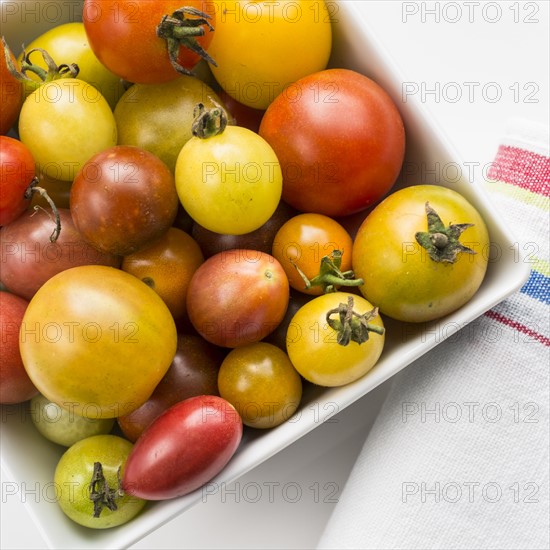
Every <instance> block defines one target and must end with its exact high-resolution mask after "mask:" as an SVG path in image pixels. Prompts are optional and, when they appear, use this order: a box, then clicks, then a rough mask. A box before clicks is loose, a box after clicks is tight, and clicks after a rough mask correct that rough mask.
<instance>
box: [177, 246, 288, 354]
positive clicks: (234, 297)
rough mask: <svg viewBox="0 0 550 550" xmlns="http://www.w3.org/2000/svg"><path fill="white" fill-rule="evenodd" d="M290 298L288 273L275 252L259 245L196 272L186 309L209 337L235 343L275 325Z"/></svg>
mask: <svg viewBox="0 0 550 550" xmlns="http://www.w3.org/2000/svg"><path fill="white" fill-rule="evenodd" d="M288 297H289V284H288V278H287V276H286V274H285V272H284V269H283V267H282V266H281V264H280V263H279V262H278V261H277V260H276V259H275V258H274V257H273V256H271V255H270V254H266V253H265V252H260V251H259V250H245V249H235V250H227V251H225V252H219V253H218V254H215V255H214V256H211V257H210V258H208V259H207V260H206V261H205V262H204V263H203V264H202V265H201V266H200V267H199V268H198V269H197V271H195V274H194V275H193V278H192V279H191V283H190V284H189V288H188V290H187V313H188V315H189V319H190V321H191V323H192V324H193V327H194V328H195V330H196V331H197V332H198V333H199V334H200V335H201V336H202V337H203V338H204V339H205V340H208V341H209V342H211V343H213V344H216V345H218V346H222V347H228V348H235V347H238V346H242V345H244V344H251V343H253V342H258V341H259V340H261V339H262V338H265V337H266V336H267V335H268V334H269V333H270V332H272V331H273V330H275V328H276V327H277V325H278V324H279V323H280V322H281V321H282V319H283V317H284V315H285V312H286V308H287V306H288Z"/></svg>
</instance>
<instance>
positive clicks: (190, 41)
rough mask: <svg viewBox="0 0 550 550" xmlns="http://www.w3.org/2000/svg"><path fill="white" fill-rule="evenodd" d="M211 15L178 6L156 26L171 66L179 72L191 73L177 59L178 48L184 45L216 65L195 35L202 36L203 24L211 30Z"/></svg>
mask: <svg viewBox="0 0 550 550" xmlns="http://www.w3.org/2000/svg"><path fill="white" fill-rule="evenodd" d="M186 15H192V16H193V17H196V18H197V19H189V18H187V17H186ZM210 19H211V17H210V15H208V14H207V13H204V12H203V11H200V10H198V9H196V8H192V7H189V6H184V7H183V8H179V9H178V10H176V11H175V12H174V13H172V15H165V16H163V18H162V19H161V21H160V23H159V24H158V26H157V36H158V37H159V38H162V39H164V40H165V41H166V47H167V49H168V57H169V58H170V63H171V64H172V67H174V69H175V70H176V71H177V72H178V73H181V74H185V75H192V74H193V73H192V72H191V71H189V70H188V69H186V68H185V67H183V66H182V65H181V64H180V63H179V61H178V57H179V52H180V48H181V47H182V46H184V47H185V48H187V49H188V50H191V51H192V52H194V53H196V54H197V55H198V56H200V57H201V58H202V59H204V60H206V61H208V63H210V64H212V65H214V66H215V67H216V66H217V63H216V62H215V61H214V59H212V57H211V56H210V55H208V53H207V52H206V50H205V49H204V48H203V47H202V46H201V45H200V44H199V43H198V42H197V37H200V36H204V33H205V30H204V26H205V25H206V26H207V27H208V30H209V31H210V32H212V31H213V30H214V27H213V26H212V24H211V23H210V21H209V20H210Z"/></svg>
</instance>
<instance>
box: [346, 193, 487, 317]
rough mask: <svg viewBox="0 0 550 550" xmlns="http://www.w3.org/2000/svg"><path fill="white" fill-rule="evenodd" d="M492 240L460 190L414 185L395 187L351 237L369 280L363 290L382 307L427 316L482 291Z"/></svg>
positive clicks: (360, 270) (359, 267) (395, 313)
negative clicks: (458, 191)
mask: <svg viewBox="0 0 550 550" xmlns="http://www.w3.org/2000/svg"><path fill="white" fill-rule="evenodd" d="M463 224H466V225H463ZM469 224H472V225H469ZM421 243H422V244H421ZM489 246H490V242H489V234H488V232H487V227H486V225H485V223H484V221H483V219H482V217H481V215H480V214H479V212H477V210H476V209H475V208H474V207H473V206H472V205H471V204H470V203H469V202H468V201H467V200H466V199H465V198H464V197H463V196H461V195H460V194H459V193H457V192H456V191H453V190H451V189H447V188H445V187H441V186H437V185H416V186H411V187H407V188H404V189H401V190H399V191H396V192H394V193H392V194H391V195H389V196H388V197H387V198H386V199H385V200H384V201H382V202H381V203H380V204H379V205H378V206H377V207H376V208H374V210H373V211H372V212H371V213H370V214H369V215H368V216H367V217H366V219H365V221H364V222H363V224H362V225H361V227H360V228H359V230H358V232H357V236H356V238H355V241H354V246H353V269H354V271H355V274H356V276H358V277H361V278H362V279H363V280H364V284H363V285H362V286H361V287H360V290H361V293H362V294H363V295H364V296H365V297H366V298H367V300H369V301H371V302H372V303H373V304H375V305H377V306H378V307H379V308H380V312H381V313H382V314H384V315H387V316H389V317H393V318H394V319H398V320H400V321H408V322H423V321H430V320H433V319H437V318H439V317H442V316H444V315H447V314H448V313H451V312H452V311H455V310H456V309H458V308H459V307H461V306H462V305H464V304H465V303H466V302H467V301H468V300H469V299H470V298H471V297H472V296H473V295H474V294H475V293H476V292H477V290H478V288H479V287H480V285H481V283H482V281H483V279H484V277H485V273H486V270H487V262H488V257H489Z"/></svg>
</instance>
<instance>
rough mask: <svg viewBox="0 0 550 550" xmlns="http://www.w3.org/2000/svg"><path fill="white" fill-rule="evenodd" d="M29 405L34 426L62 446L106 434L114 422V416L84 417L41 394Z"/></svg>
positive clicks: (47, 437) (68, 445)
mask: <svg viewBox="0 0 550 550" xmlns="http://www.w3.org/2000/svg"><path fill="white" fill-rule="evenodd" d="M29 407H30V415H31V420H32V423H33V424H34V426H35V428H36V429H37V430H38V431H39V432H40V433H41V434H42V435H43V436H44V437H45V438H46V439H48V440H49V441H53V443H57V444H58V445H63V446H64V447H70V446H71V445H73V444H74V443H76V442H77V441H80V440H81V439H85V438H87V437H91V436H93V435H103V434H108V433H109V432H110V431H111V430H112V428H113V425H114V423H115V419H114V418H85V417H84V416H80V415H78V414H75V412H74V411H72V410H67V409H62V408H61V407H60V406H59V405H57V404H56V403H54V402H52V401H50V400H49V399H48V398H47V397H45V396H43V395H42V394H38V395H35V396H34V397H33V398H32V399H31V400H30V402H29Z"/></svg>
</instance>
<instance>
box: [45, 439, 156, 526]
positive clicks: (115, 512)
mask: <svg viewBox="0 0 550 550" xmlns="http://www.w3.org/2000/svg"><path fill="white" fill-rule="evenodd" d="M132 448H133V445H132V443H130V442H129V441H127V440H126V439H123V438H122V437H119V436H117V435H111V434H103V435H94V436H90V437H86V438H84V439H81V440H80V441H78V442H76V443H75V444H74V445H71V446H70V447H69V448H68V449H67V450H66V451H65V452H64V453H63V455H61V458H60V459H59V462H58V463H57V466H56V468H55V473H54V478H53V482H54V484H55V487H56V489H57V491H58V493H56V496H57V499H56V500H57V502H58V503H59V506H60V507H61V509H62V510H63V512H64V513H65V514H66V515H67V517H69V518H70V519H72V520H73V521H74V522H76V523H78V524H79V525H83V526H84V527H91V528H92V529H108V528H111V527H116V526H117V525H123V524H124V523H127V522H128V521H130V520H131V519H132V518H134V517H135V516H136V515H137V514H138V513H139V512H141V510H142V509H143V507H144V506H145V504H146V501H145V500H143V499H140V498H137V497H135V496H132V495H127V494H124V492H123V491H121V487H120V480H121V479H122V476H123V475H124V470H125V466H126V462H127V460H128V455H129V454H130V452H131V451H132Z"/></svg>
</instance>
